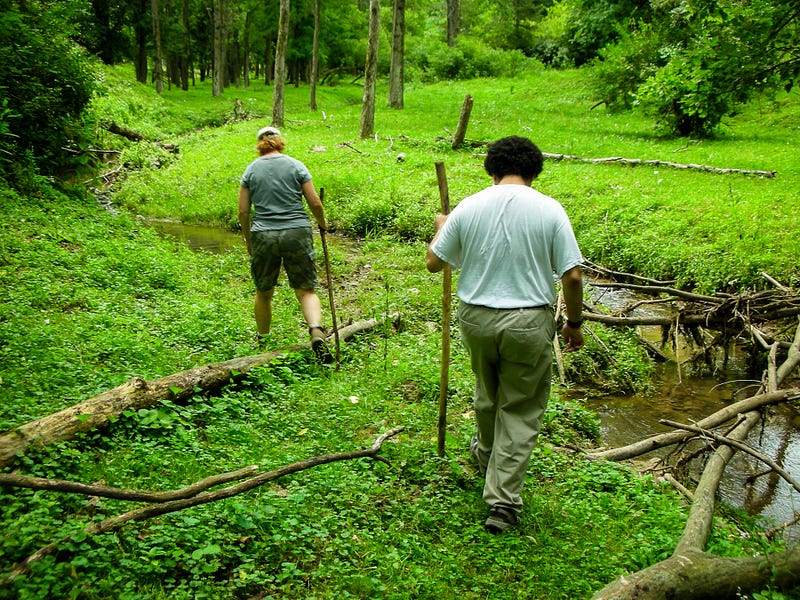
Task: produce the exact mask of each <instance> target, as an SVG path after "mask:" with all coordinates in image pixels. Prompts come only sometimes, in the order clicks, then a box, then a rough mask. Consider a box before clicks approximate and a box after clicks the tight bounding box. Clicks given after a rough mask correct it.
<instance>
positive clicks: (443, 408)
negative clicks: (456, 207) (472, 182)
mask: <svg viewBox="0 0 800 600" xmlns="http://www.w3.org/2000/svg"><path fill="white" fill-rule="evenodd" d="M436 179H437V181H438V182H439V198H441V200H442V214H443V215H447V214H450V194H449V192H448V191H447V175H446V174H445V172H444V163H442V162H437V163H436ZM452 280H453V274H452V271H451V269H450V265H445V267H444V270H443V271H442V364H441V367H440V370H439V435H438V443H439V447H438V450H439V456H444V440H445V435H446V432H447V381H448V377H449V374H450V303H451V298H450V296H451V288H452Z"/></svg>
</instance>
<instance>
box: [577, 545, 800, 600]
mask: <svg viewBox="0 0 800 600" xmlns="http://www.w3.org/2000/svg"><path fill="white" fill-rule="evenodd" d="M797 573H800V547H796V548H794V549H792V550H789V551H787V552H782V553H780V554H772V555H768V556H755V557H753V558H722V557H719V556H714V555H712V554H706V553H705V552H699V551H692V552H687V553H684V554H679V555H673V556H671V557H670V558H668V559H666V560H664V561H661V562H659V563H656V564H654V565H652V566H650V567H647V568H646V569H643V570H642V571H639V572H637V573H633V574H631V575H625V576H622V577H620V578H618V579H617V580H615V581H614V582H613V583H611V584H609V585H608V586H606V587H604V588H603V589H602V590H600V591H599V592H597V593H596V594H595V595H594V596H592V600H633V599H634V598H636V599H640V600H641V599H647V600H662V599H663V600H666V599H668V598H680V599H681V600H697V599H700V598H704V599H708V598H714V599H716V600H721V599H723V598H730V599H734V598H741V597H742V596H741V594H746V593H749V592H758V591H761V590H763V589H766V588H767V587H777V588H784V589H785V588H789V587H792V586H793V585H796V584H797Z"/></svg>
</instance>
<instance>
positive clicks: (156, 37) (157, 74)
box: [150, 0, 164, 94]
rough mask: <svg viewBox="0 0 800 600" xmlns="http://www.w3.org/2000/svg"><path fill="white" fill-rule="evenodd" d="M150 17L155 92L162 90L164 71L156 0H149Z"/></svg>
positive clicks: (158, 8) (159, 15)
mask: <svg viewBox="0 0 800 600" xmlns="http://www.w3.org/2000/svg"><path fill="white" fill-rule="evenodd" d="M150 17H151V18H152V20H153V79H154V80H155V82H156V92H157V93H159V94H161V93H163V92H164V72H163V65H162V58H161V14H160V6H159V1H158V0H150Z"/></svg>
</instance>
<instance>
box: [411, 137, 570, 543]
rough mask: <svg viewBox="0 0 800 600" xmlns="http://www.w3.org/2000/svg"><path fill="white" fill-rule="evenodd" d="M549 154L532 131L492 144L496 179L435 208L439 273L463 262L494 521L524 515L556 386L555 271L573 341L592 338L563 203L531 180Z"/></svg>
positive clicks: (462, 312)
mask: <svg viewBox="0 0 800 600" xmlns="http://www.w3.org/2000/svg"><path fill="white" fill-rule="evenodd" d="M543 162H544V158H543V155H542V153H541V151H540V150H539V148H537V147H536V145H535V144H534V143H533V142H531V141H530V140H529V139H527V138H523V137H518V136H511V137H506V138H503V139H500V140H498V141H496V142H494V143H492V144H490V145H489V147H488V151H487V155H486V159H485V161H484V168H485V169H486V172H487V173H488V175H489V176H490V177H491V178H492V182H493V185H491V186H489V187H487V188H485V189H483V190H481V191H480V192H478V193H476V194H474V195H472V196H469V197H467V198H465V199H464V200H462V201H461V202H460V203H459V204H458V205H457V206H456V207H455V208H454V209H453V211H452V212H451V214H450V215H441V214H440V215H437V217H436V220H435V223H434V227H435V232H436V233H435V235H434V238H433V240H432V241H431V243H430V245H429V247H428V251H427V254H426V259H425V262H426V266H427V268H428V270H429V271H430V272H432V273H435V272H438V271H441V270H442V269H443V268H444V267H445V266H446V265H447V264H449V265H451V266H452V267H454V268H457V269H460V273H459V275H458V284H457V295H458V299H459V306H458V318H459V325H460V330H461V337H462V340H463V342H464V345H465V346H466V349H467V351H468V352H469V355H470V361H471V365H472V370H473V372H474V374H475V394H474V398H473V403H474V407H475V415H476V425H477V432H476V434H475V435H474V436H473V438H472V443H471V444H470V451H471V453H472V456H473V458H474V459H475V460H476V462H477V464H478V468H479V470H480V471H481V473H484V474H485V477H486V480H485V484H484V489H483V499H484V501H485V502H486V503H487V504H488V506H489V515H488V518H487V520H486V523H485V527H486V529H487V531H490V532H491V533H499V532H502V531H505V530H507V529H509V528H511V527H515V526H517V525H518V524H519V516H520V513H521V511H522V499H521V497H520V492H521V490H522V486H523V484H524V481H525V473H526V471H527V469H528V463H529V461H530V456H531V452H532V451H533V448H534V447H535V445H536V440H537V437H538V435H539V430H540V428H541V421H542V415H543V414H544V410H545V408H546V406H547V401H548V398H549V395H550V379H551V364H552V350H553V338H554V337H555V330H556V323H555V318H554V314H553V305H554V304H555V301H556V297H557V296H556V284H555V278H554V273H555V275H557V276H558V277H559V278H560V282H561V288H562V291H563V294H564V302H565V305H566V317H567V318H566V322H565V324H564V326H563V329H562V337H563V339H564V342H565V344H566V351H567V352H572V351H575V350H578V349H580V348H581V347H582V346H583V344H584V338H583V332H582V331H581V325H582V323H583V321H582V318H581V315H582V309H583V279H582V275H581V269H580V265H581V264H582V262H583V257H582V255H581V251H580V249H579V247H578V243H577V241H576V239H575V234H574V232H573V230H572V225H571V224H570V221H569V219H568V217H567V214H566V212H565V211H564V209H563V207H562V206H561V205H560V204H559V203H558V202H556V201H555V200H554V199H552V198H550V197H549V196H546V195H544V194H542V193H540V192H538V191H536V190H535V189H533V188H532V187H531V184H532V182H533V180H534V179H535V178H536V177H537V176H538V175H539V174H540V173H541V171H542V165H543Z"/></svg>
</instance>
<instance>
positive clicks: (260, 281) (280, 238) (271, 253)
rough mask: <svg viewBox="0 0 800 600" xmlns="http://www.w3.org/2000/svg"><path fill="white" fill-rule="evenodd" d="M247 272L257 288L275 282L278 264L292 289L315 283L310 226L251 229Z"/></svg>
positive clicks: (315, 284)
mask: <svg viewBox="0 0 800 600" xmlns="http://www.w3.org/2000/svg"><path fill="white" fill-rule="evenodd" d="M250 247H251V249H252V257H251V258H250V273H251V274H252V275H253V283H255V286H256V289H257V290H258V291H260V292H264V291H266V290H270V289H272V288H274V287H275V285H276V284H277V283H278V273H279V272H280V270H281V264H283V268H284V270H285V271H286V277H287V278H288V279H289V285H290V286H291V287H292V288H293V289H303V290H310V289H314V288H315V287H317V264H316V262H315V260H316V257H317V254H316V252H315V251H314V239H313V238H312V237H311V228H310V227H296V228H294V229H279V230H275V231H254V232H253V233H251V234H250Z"/></svg>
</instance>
